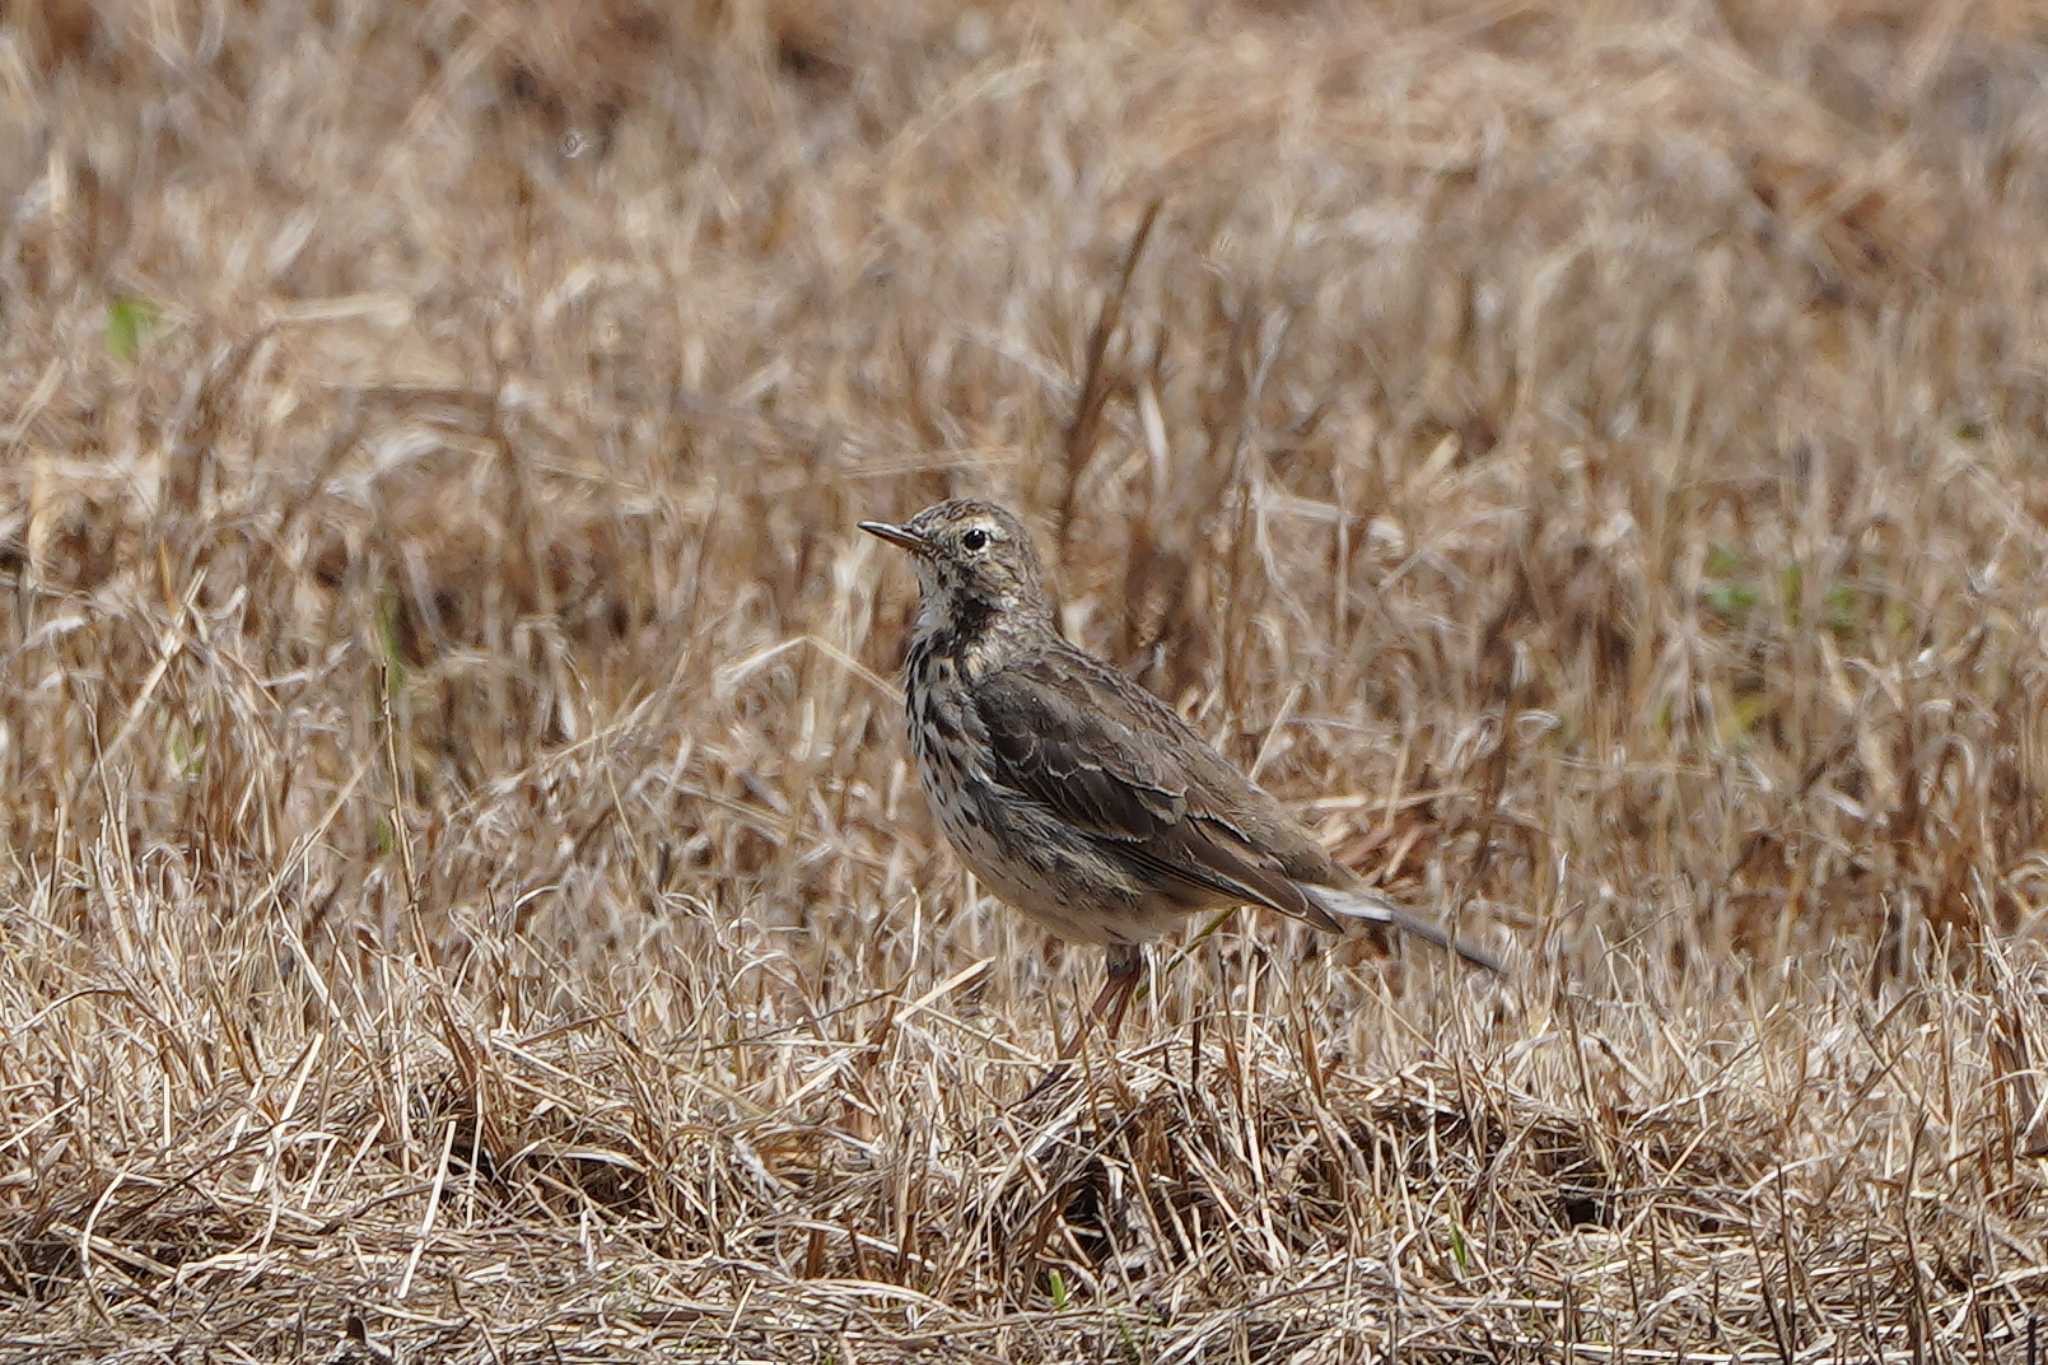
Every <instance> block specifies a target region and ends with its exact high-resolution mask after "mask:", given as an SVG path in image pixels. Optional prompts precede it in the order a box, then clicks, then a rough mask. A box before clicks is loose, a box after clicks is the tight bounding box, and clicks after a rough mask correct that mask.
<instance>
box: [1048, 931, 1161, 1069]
mask: <svg viewBox="0 0 2048 1365" xmlns="http://www.w3.org/2000/svg"><path fill="white" fill-rule="evenodd" d="M1144 974H1145V950H1144V949H1143V948H1141V947H1139V946H1137V945H1136V944H1130V943H1119V944H1116V945H1114V946H1112V947H1111V948H1110V950H1109V968H1108V974H1107V976H1106V977H1105V979H1104V980H1103V983H1102V993H1101V994H1099V995H1097V996H1096V997H1095V1003H1094V1004H1092V1005H1090V1006H1089V1007H1088V1012H1087V1013H1086V1014H1084V1015H1082V1016H1081V1017H1080V1018H1079V1019H1076V1020H1075V1021H1074V1032H1073V1034H1072V1036H1071V1037H1069V1038H1068V1039H1067V1041H1066V1042H1064V1043H1062V1044H1060V1051H1059V1056H1058V1058H1057V1059H1056V1060H1055V1061H1054V1062H1053V1064H1052V1069H1051V1070H1049V1071H1047V1072H1046V1073H1045V1075H1043V1076H1041V1077H1039V1079H1038V1084H1036V1085H1034V1086H1032V1087H1031V1088H1030V1089H1029V1090H1027V1091H1025V1092H1024V1098H1023V1099H1021V1100H1019V1101H1017V1103H1019V1104H1020V1105H1022V1104H1029V1103H1031V1101H1033V1100H1035V1099H1037V1098H1038V1097H1039V1096H1040V1095H1042V1094H1044V1093H1045V1091H1046V1090H1047V1088H1048V1087H1050V1086H1051V1085H1052V1084H1053V1083H1054V1082H1055V1081H1058V1080H1059V1079H1060V1078H1061V1077H1063V1076H1065V1075H1066V1074H1067V1071H1068V1069H1069V1068H1070V1067H1072V1066H1073V1064H1074V1054H1075V1053H1077V1052H1079V1051H1080V1050H1081V1040H1082V1039H1083V1038H1085V1037H1087V1035H1088V1026H1089V1025H1090V1024H1092V1023H1095V1022H1096V1021H1097V1020H1100V1019H1103V1018H1104V1016H1105V1015H1106V1016H1108V1017H1107V1020H1106V1023H1107V1027H1108V1033H1109V1041H1110V1042H1112V1043H1114V1042H1115V1041H1116V1035H1117V1032H1118V1030H1120V1029H1122V1028H1123V1023H1124V1011H1126V1010H1128V1009H1129V1008H1130V1006H1131V995H1132V993H1133V992H1135V991H1136V990H1137V988H1138V980H1139V978H1140V977H1142V976H1144Z"/></svg>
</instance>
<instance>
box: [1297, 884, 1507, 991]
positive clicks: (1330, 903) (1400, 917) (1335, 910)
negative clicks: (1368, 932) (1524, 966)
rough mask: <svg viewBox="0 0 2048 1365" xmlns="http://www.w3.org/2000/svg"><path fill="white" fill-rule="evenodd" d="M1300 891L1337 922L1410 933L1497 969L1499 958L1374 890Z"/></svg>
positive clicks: (1328, 888)
mask: <svg viewBox="0 0 2048 1365" xmlns="http://www.w3.org/2000/svg"><path fill="white" fill-rule="evenodd" d="M1302 890H1304V891H1306V892H1308V893H1309V895H1310V896H1311V897H1313V898H1314V899H1315V902H1316V904H1318V905H1320V906H1322V907H1323V909H1325V910H1327V911H1329V912H1330V914H1331V916H1332V917H1333V918H1335V919H1338V920H1347V919H1351V920H1363V921H1364V922H1366V923H1368V924H1387V925H1391V926H1393V927H1394V928H1396V929H1399V930H1401V931H1402V932H1403V933H1408V934H1413V935H1415V936H1416V937H1417V938H1419V939H1423V940H1425V941H1427V942H1430V943H1434V944H1435V945H1436V946H1437V947H1439V948H1444V949H1447V950H1449V951H1450V952H1453V953H1456V954H1457V955H1458V956H1459V957H1461V958H1463V959H1465V961H1467V962H1469V963H1471V964H1472V965H1473V966H1475V967H1484V968H1485V969H1486V970H1487V971H1489V972H1498V971H1500V970H1501V962H1500V959H1499V958H1497V957H1495V956H1494V955H1493V954H1492V953H1489V952H1487V951H1486V950H1485V949H1483V948H1475V947H1473V946H1472V945H1471V944H1469V943H1460V942H1459V941H1458V940H1457V939H1454V938H1452V937H1451V935H1450V931H1449V930H1447V929H1445V928H1444V927H1443V926H1442V925H1440V924H1437V923H1436V922H1435V921H1433V920H1429V919H1425V918H1424V917H1423V916H1421V915H1418V914H1416V913H1415V912H1414V911H1412V910H1409V909H1407V908H1406V907H1404V906H1401V905H1397V904H1396V903H1395V902H1393V901H1392V900H1389V899H1388V898H1387V897H1385V896H1383V895H1381V894H1380V893H1379V892H1377V891H1369V890H1365V889H1363V888H1346V889H1345V890H1342V891H1339V890H1338V889H1337V888H1335V887H1332V886H1305V887H1303V888H1302Z"/></svg>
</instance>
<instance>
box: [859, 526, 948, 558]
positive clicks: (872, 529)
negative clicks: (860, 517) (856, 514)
mask: <svg viewBox="0 0 2048 1365" xmlns="http://www.w3.org/2000/svg"><path fill="white" fill-rule="evenodd" d="M860 529H861V530H863V531H866V532H867V533H868V534H869V535H871V536H880V537H881V538H882V539H883V540H886V541H888V542H889V543H890V544H891V545H898V546H901V547H902V548H904V549H906V550H908V551H910V553H912V554H914V555H929V554H930V553H931V552H932V543H931V542H930V541H928V540H926V539H925V538H924V537H923V536H921V535H919V534H918V533H917V532H915V531H913V530H911V529H910V528H909V527H908V526H894V525H891V524H890V523H888V522H886V521H864V522H862V523H861V524H860Z"/></svg>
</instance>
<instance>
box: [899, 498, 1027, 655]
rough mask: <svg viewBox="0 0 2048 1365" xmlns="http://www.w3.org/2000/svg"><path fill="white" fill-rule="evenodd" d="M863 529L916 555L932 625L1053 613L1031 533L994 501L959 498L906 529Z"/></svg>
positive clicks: (915, 519) (913, 520) (929, 511)
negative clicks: (1048, 602)
mask: <svg viewBox="0 0 2048 1365" xmlns="http://www.w3.org/2000/svg"><path fill="white" fill-rule="evenodd" d="M860 529H861V530H863V531H866V532H867V533H868V534H869V535H874V536H880V537H881V538H882V539H883V540H886V541H888V542H889V543H890V544H891V545H895V546H899V547H900V548H902V549H905V550H908V551H909V552H910V557H911V562H912V563H913V564H914V565H915V566H916V568H917V584H918V587H919V588H920V589H921V590H922V592H923V597H924V602H923V615H924V616H925V617H926V618H927V621H928V623H929V624H931V625H934V626H948V625H962V624H965V623H967V622H969V621H974V620H979V619H986V618H988V617H991V616H993V617H997V618H1004V617H1030V618H1034V619H1041V618H1045V617H1047V616H1049V615H1050V607H1049V606H1048V605H1047V602H1046V595H1045V580H1044V576H1043V574H1041V573H1040V571H1039V567H1038V551H1037V550H1036V549H1034V548H1033V546H1032V544H1031V533H1030V532H1029V531H1027V530H1025V529H1024V523H1023V522H1021V521H1018V520H1017V518H1015V517H1013V516H1011V515H1010V514H1009V513H1008V512H1006V511H1004V510H1003V509H1002V508H1000V507H998V506H996V505H995V504H994V503H992V502H981V501H979V500H977V499H973V498H955V499H952V500H951V501H948V502H938V503H933V504H932V505H931V506H930V507H927V508H925V509H924V510H923V511H922V512H919V513H918V514H917V515H916V516H914V517H912V518H911V519H910V520H909V521H906V522H904V523H902V524H901V525H892V524H891V523H889V522H886V521H864V522H862V523H861V524H860Z"/></svg>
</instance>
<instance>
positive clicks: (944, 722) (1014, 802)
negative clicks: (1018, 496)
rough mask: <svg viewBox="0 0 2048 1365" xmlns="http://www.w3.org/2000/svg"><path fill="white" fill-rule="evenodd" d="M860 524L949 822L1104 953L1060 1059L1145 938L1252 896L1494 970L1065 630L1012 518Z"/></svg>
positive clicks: (1061, 927)
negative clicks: (901, 589) (908, 560)
mask: <svg viewBox="0 0 2048 1365" xmlns="http://www.w3.org/2000/svg"><path fill="white" fill-rule="evenodd" d="M860 528H861V529H862V530H863V531H867V532H869V533H870V534H872V535H876V536H880V537H881V538H882V539H883V540H886V541H888V542H889V543H890V544H892V545H897V546H901V547H902V548H903V549H905V550H908V551H909V552H910V554H911V557H912V562H913V563H914V564H915V565H916V568H917V581H918V587H919V590H920V600H919V603H918V613H917V623H916V625H915V627H914V628H913V630H912V633H911V639H910V648H909V651H908V653H907V656H906V658H905V661H904V669H903V672H904V708H905V711H906V712H907V714H908V718H909V728H910V746H911V749H912V751H913V752H914V753H915V754H916V757H917V772H918V777H919V779H920V780H921V782H922V783H923V785H924V790H925V795H926V796H927V797H929V798H930V801H931V806H932V811H933V813H934V814H935V815H936V816H937V817H938V821H939V824H940V826H941V827H942V828H943V829H944V830H945V831H946V837H947V838H948V839H950V840H951V841H952V844H953V847H954V849H955V850H956V851H958V853H959V854H960V857H961V858H962V859H963V860H964V861H965V862H966V864H967V866H968V867H969V868H971V869H972V870H973V872H974V875H975V876H976V877H978V878H980V879H981V881H982V882H983V883H984V884H985V885H987V886H988V887H989V889H991V890H992V891H994V892H995V894H996V895H997V896H998V897H1000V898H1001V899H1002V900H1004V901H1005V902H1007V903H1008V904H1010V905H1012V906H1014V907H1015V908H1016V909H1018V910H1021V911H1023V912H1024V914H1026V915H1027V916H1029V917H1030V918H1031V919H1033V920H1036V921H1037V922H1038V923H1039V924H1041V925H1043V926H1044V927H1045V928H1046V929H1048V930H1050V931H1051V932H1052V933H1053V934H1055V935H1057V936H1058V937H1060V938H1063V939H1066V940H1067V941H1069V942H1073V943H1091V944H1099V945H1101V946H1103V947H1105V948H1107V949H1108V950H1109V953H1108V959H1109V960H1108V974H1107V979H1106V980H1105V981H1104V983H1103V986H1102V991H1101V994H1099V995H1098V996H1097V997H1096V999H1095V1003H1094V1004H1093V1005H1091V1006H1090V1007H1089V1011H1088V1020H1084V1021H1082V1023H1081V1025H1080V1026H1077V1027H1076V1028H1075V1030H1074V1034H1073V1037H1072V1038H1071V1039H1069V1040H1068V1042H1067V1043H1066V1044H1064V1045H1063V1046H1062V1047H1061V1050H1060V1051H1061V1056H1062V1057H1065V1056H1067V1055H1069V1054H1071V1052H1072V1051H1073V1049H1074V1047H1075V1046H1076V1045H1078V1043H1079V1041H1080V1038H1081V1034H1082V1030H1083V1028H1084V1027H1085V1025H1086V1023H1087V1022H1088V1021H1089V1020H1102V1019H1104V1018H1106V1019H1107V1022H1108V1029H1107V1031H1108V1034H1109V1036H1110V1037H1111V1038H1112V1039H1114V1038H1115V1037H1116V1034H1117V1031H1118V1029H1119V1028H1120V1027H1121V1025H1122V1023H1123V1016H1124V1011H1125V1009H1126V1007H1127V1006H1128V1005H1129V1003H1130V998H1131V992H1132V990H1133V989H1134V988H1135V987H1136V985H1137V983H1138V978H1139V975H1140V974H1141V972H1142V971H1143V969H1144V964H1145V950H1144V945H1145V944H1146V943H1148V942H1150V941H1151V940H1153V939H1155V938H1158V937H1160V936H1161V935H1162V934H1165V933H1167V932H1169V931H1170V930H1172V929H1174V928H1175V927H1176V926H1178V925H1179V924H1181V923H1182V922H1183V921H1184V920H1185V919H1186V917H1187V916H1189V915H1190V914H1193V913H1196V912H1199V911H1203V910H1210V909H1221V908H1224V907H1229V906H1237V905H1262V906H1265V907H1267V908H1268V909H1272V910H1278V911H1280V912H1282V913H1283V914H1288V915H1292V916H1295V917H1296V918H1298V919H1302V920H1306V921H1307V922H1308V923H1310V924H1312V925H1314V926H1315V927H1316V928H1318V929H1323V930H1327V931H1329V932H1332V933H1341V932H1343V931H1344V930H1345V929H1346V928H1347V927H1349V926H1352V925H1368V924H1377V925H1391V926H1393V927H1394V928H1397V929H1402V930H1405V931H1407V932H1408V933H1411V934H1415V935H1417V936H1419V937H1421V938H1424V939H1427V940H1428V941H1429V942H1431V943H1433V944H1435V945H1437V946H1438V947H1440V948H1445V949H1448V950H1450V951H1451V952H1454V953H1456V954H1457V955H1458V956H1459V957H1462V958H1463V959H1465V960H1466V961H1467V962H1471V963H1474V964H1476V965H1478V966H1481V967H1485V968H1487V969H1488V970H1490V971H1498V970H1499V969H1500V964H1499V963H1498V961H1497V960H1495V959H1494V958H1493V957H1492V956H1491V955H1489V954H1487V953H1485V952H1482V951H1480V950H1479V949H1477V948H1473V947H1470V946H1468V945H1466V944H1463V943H1460V942H1458V941H1456V940H1455V939H1453V938H1452V937H1451V936H1450V935H1449V934H1448V933H1446V932H1445V931H1444V930H1443V929H1441V928H1439V927H1438V926H1437V925H1435V924H1433V923H1431V922H1430V921H1428V920H1426V919H1423V918H1420V917H1418V916H1417V915H1415V914H1413V913H1411V912H1409V911H1407V910H1405V909H1402V908H1401V907H1400V906H1398V905H1395V904H1393V903H1392V902H1390V901H1388V900H1387V899H1386V898H1385V897H1383V896H1381V895H1379V894H1378V893H1377V892H1375V891H1373V890H1371V889H1369V888H1367V887H1366V886H1364V885H1363V884H1362V883H1361V882H1360V881H1359V879H1358V878H1357V877H1356V876H1355V875H1353V874H1352V873H1351V872H1350V871H1349V870H1348V869H1346V868H1344V867H1342V866H1340V865H1339V864H1338V863H1336V862H1335V861H1334V860H1333V859H1332V858H1331V857H1330V855H1329V853H1328V852H1326V851H1325V850H1324V848H1323V846H1322V845H1321V844H1320V843H1318V842H1317V841H1316V839H1315V837H1314V836H1313V835H1312V834H1310V833H1309V832H1308V830H1307V829H1305V828H1303V827H1302V825H1301V823H1300V822H1299V821H1297V820H1296V819H1294V817H1293V816H1291V815H1289V814H1288V813H1287V811H1286V810H1285V809H1283V808H1282V807H1281V805H1280V803H1279V802H1278V801H1276V800H1274V799H1273V798H1272V797H1271V796H1269V795H1268V794H1267V793H1266V792H1265V791H1264V790H1262V789H1261V788H1259V787H1258V786H1256V785H1255V784H1254V783H1253V782H1252V781H1251V780H1250V779H1249V778H1247V777H1245V776H1244V774H1242V773H1240V772H1239V771H1238V770H1237V769H1236V768H1235V767H1233V766H1232V765H1231V763H1230V762H1229V760H1227V759H1225V758H1224V757H1223V755H1221V754H1219V753H1217V752H1216V750H1215V749H1213V748H1211V747H1210V746H1209V745H1208V744H1207V743H1205V742H1204V741H1203V739H1202V737H1201V736H1200V735H1197V734H1196V733H1195V732H1194V730H1193V729H1192V728H1191V727H1190V726H1189V725H1188V724H1187V722H1186V721H1184V720H1182V719H1181V718H1180V716H1179V715H1177V714H1176V713H1175V712H1174V711H1173V710H1172V708H1170V707H1168V706H1167V705H1166V704H1165V703H1164V702H1162V701H1160V700H1159V699H1158V698H1157V697H1155V696H1153V695H1152V694H1151V693H1150V692H1147V691H1146V690H1145V689H1144V688H1142V687H1140V686H1139V685H1138V684H1137V683H1135V682H1133V681H1131V680H1130V679H1129V678H1128V677H1126V676H1125V675H1124V674H1122V673H1121V672H1119V671H1117V670H1116V669H1115V668H1113V667H1111V666H1110V665H1108V664H1106V663H1104V662H1102V661H1101V660H1099V659H1097V658H1095V657H1093V656H1092V655H1090V654H1087V653H1085V652H1083V651H1082V650H1080V649H1077V648H1075V647H1074V646H1073V645H1071V644H1068V643H1067V642H1066V640H1064V639H1062V638H1061V636H1060V634H1059V631H1058V629H1057V628H1056V627H1055V626H1054V624H1053V618H1052V604H1051V601H1050V599H1049V598H1048V597H1047V595H1046V589H1045V581H1044V577H1043V574H1042V573H1041V571H1040V569H1039V564H1038V554H1037V551H1036V550H1035V549H1034V548H1033V546H1032V543H1031V536H1030V534H1029V533H1028V532H1027V531H1026V530H1025V529H1024V527H1023V525H1022V523H1020V522H1019V521H1018V520H1017V518H1015V517H1014V516H1011V515H1010V514H1009V513H1008V512H1006V511H1004V510H1003V509H1002V508H1000V507H997V506H995V505H994V504H992V503H987V502H978V501H973V500H964V499H963V500H955V501H951V502H941V503H936V504H934V505H932V506H930V507H927V508H925V509H924V510H923V511H922V512H919V513H918V514H917V515H916V516H914V517H912V518H911V519H910V520H909V521H907V522H904V523H903V524H902V525H900V526H898V525H891V524H890V523H888V522H882V521H864V522H862V523H860Z"/></svg>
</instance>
